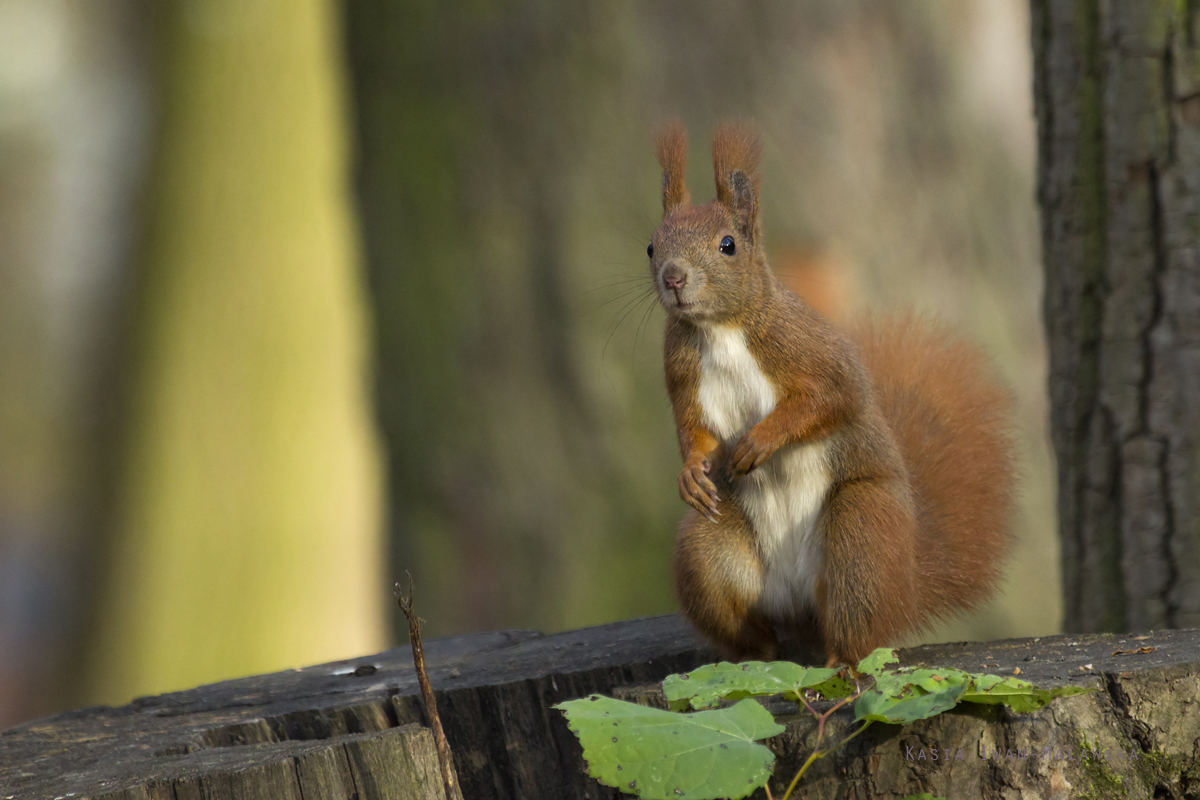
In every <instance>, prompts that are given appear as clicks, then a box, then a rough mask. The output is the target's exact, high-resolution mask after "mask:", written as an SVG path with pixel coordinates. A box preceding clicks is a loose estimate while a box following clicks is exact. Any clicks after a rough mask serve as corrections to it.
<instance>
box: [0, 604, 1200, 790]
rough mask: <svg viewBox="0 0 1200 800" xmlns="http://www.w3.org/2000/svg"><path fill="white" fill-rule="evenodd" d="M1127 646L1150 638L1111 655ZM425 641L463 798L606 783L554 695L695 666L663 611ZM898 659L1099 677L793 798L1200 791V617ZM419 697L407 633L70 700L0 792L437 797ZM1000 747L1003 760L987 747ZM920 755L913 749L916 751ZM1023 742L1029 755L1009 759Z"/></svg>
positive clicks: (641, 693) (795, 721) (830, 769)
mask: <svg viewBox="0 0 1200 800" xmlns="http://www.w3.org/2000/svg"><path fill="white" fill-rule="evenodd" d="M1141 647H1152V648H1155V649H1154V650H1152V651H1151V652H1148V653H1138V654H1129V655H1113V654H1112V653H1113V651H1116V650H1134V649H1137V648H1141ZM426 653H427V657H428V660H429V668H430V676H431V679H432V682H433V685H434V687H435V689H436V690H437V692H438V703H439V707H440V709H441V712H442V715H443V721H444V723H445V725H446V733H447V736H448V737H449V739H450V744H451V747H453V748H454V752H455V762H456V767H457V771H458V775H459V778H460V781H461V786H462V795H463V797H465V798H468V799H469V800H484V799H485V798H505V799H506V800H507V799H508V798H512V799H513V800H516V799H517V798H520V799H521V800H527V799H528V800H535V799H536V798H547V800H549V799H550V798H553V800H562V799H563V798H612V797H615V796H616V793H615V792H613V791H612V790H610V789H606V788H604V787H601V786H599V785H598V784H596V783H595V782H594V781H592V780H590V779H589V778H587V777H586V776H585V775H584V774H583V769H582V762H581V758H580V751H579V748H578V745H577V744H576V742H575V740H574V738H573V737H572V736H571V734H570V732H569V731H567V729H566V726H565V724H564V722H563V720H562V718H561V715H559V713H558V712H556V711H553V710H551V709H550V706H551V705H553V704H554V703H557V702H559V701H560V700H565V699H569V698H572V697H579V696H583V695H586V694H588V693H590V692H594V691H603V692H610V693H614V694H617V695H619V696H624V697H626V698H629V699H640V700H641V701H642V702H648V703H653V702H655V698H656V692H657V691H658V690H657V687H656V686H655V685H654V684H655V683H656V682H657V681H659V680H661V678H662V677H663V676H664V675H666V674H669V673H671V672H677V671H681V670H685V669H689V668H691V667H694V666H696V665H698V664H700V663H704V662H707V661H709V660H711V654H710V653H708V652H707V651H705V650H704V649H702V648H700V647H699V646H698V643H697V641H696V640H695V638H694V637H693V635H692V634H691V633H690V632H689V631H688V630H687V629H686V628H685V627H684V626H683V624H682V623H681V622H680V621H679V620H678V619H677V618H676V617H674V616H667V617H656V618H652V619H647V620H636V621H632V622H624V623H617V624H614V625H607V626H602V627H599V628H591V629H587V630H583V631H573V632H570V633H563V634H556V635H551V636H543V635H541V634H539V633H536V632H532V631H506V632H500V633H489V634H479V635H474V636H464V637H456V638H451V639H442V640H434V641H430V642H428V643H427V645H426ZM902 658H903V660H904V662H905V663H920V662H924V663H927V664H930V665H934V664H936V665H941V666H956V667H961V668H963V669H969V670H972V671H985V670H986V671H990V672H996V673H1012V671H1013V670H1014V669H1017V668H1019V669H1020V670H1021V675H1022V677H1027V678H1029V679H1030V680H1033V681H1036V682H1038V683H1042V684H1046V685H1061V684H1063V683H1065V682H1076V683H1079V682H1082V683H1085V684H1088V685H1092V686H1095V687H1097V688H1098V689H1099V690H1100V691H1098V692H1096V693H1093V694H1088V695H1082V696H1079V697H1074V698H1069V699H1067V700H1063V701H1059V702H1057V703H1055V704H1054V705H1053V706H1051V707H1050V708H1047V709H1044V710H1043V711H1041V712H1038V713H1035V714H1029V715H1013V714H1009V713H1007V712H1005V711H1003V710H1000V709H990V708H985V709H972V710H966V711H956V712H953V713H950V714H947V715H943V716H942V717H941V718H938V719H935V720H930V721H926V722H923V723H918V724H916V725H912V726H908V727H905V728H900V727H897V726H882V725H881V726H878V727H877V728H875V729H873V730H872V731H870V732H868V733H867V734H865V735H864V736H862V737H860V738H859V739H858V740H856V741H855V742H853V743H852V744H851V745H850V747H849V748H848V750H847V751H846V752H845V753H844V754H839V755H837V756H834V757H831V758H828V759H825V760H823V761H821V762H818V765H817V767H816V769H815V771H814V772H813V773H812V775H811V781H808V780H806V783H805V789H804V790H803V791H802V792H801V793H800V796H801V797H809V798H817V797H820V798H833V797H849V798H892V797H902V796H905V795H906V794H909V793H913V792H918V791H931V792H933V793H935V794H938V795H942V796H947V797H952V798H974V797H1039V798H1052V797H1061V798H1074V797H1080V796H1089V797H1105V796H1113V797H1125V796H1129V797H1146V798H1151V797H1194V796H1197V795H1198V793H1200V782H1197V781H1196V779H1195V778H1194V777H1192V776H1193V775H1196V776H1200V761H1198V760H1197V759H1198V758H1200V631H1171V632H1165V633H1155V634H1151V635H1150V636H1149V638H1144V639H1138V640H1134V639H1132V638H1131V637H1126V636H1112V635H1100V636H1084V637H1047V638H1043V639H1040V640H1039V639H1027V640H1012V641H1002V642H991V643H979V644H958V645H936V646H926V647H919V648H913V649H910V650H905V651H902ZM1089 665H1090V667H1091V668H1090V669H1087V668H1086V667H1088V666H1089ZM417 694H418V688H417V685H416V678H415V676H414V675H413V673H412V665H411V660H410V656H409V650H408V648H407V647H404V648H398V649H395V650H390V651H388V652H386V653H382V654H379V655H377V656H372V657H369V658H362V659H357V660H354V661H348V662H342V663H338V664H327V665H322V666H316V667H309V668H307V669H302V670H296V671H292V672H283V673H277V674H273V675H264V676H258V677H253V678H246V679H243V680H236V681H228V682H225V683H220V684H215V685H212V686H204V687H200V688H198V689H193V690H190V691H186V692H177V693H173V694H168V695H162V696H160V697H152V698H143V699H140V700H137V701H135V702H133V703H132V704H130V705H128V706H124V707H121V708H108V707H100V708H89V709H81V710H79V711H74V712H70V713H67V714H63V715H60V716H57V717H52V718H49V719H45V720H39V721H36V722H31V723H28V724H26V725H23V726H20V727H17V728H14V729H12V730H9V731H6V732H4V733H2V734H0V798H4V799H5V800H7V798H26V797H28V798H57V797H64V798H65V797H76V798H85V797H86V798H97V799H98V798H106V800H116V799H117V798H120V800H134V799H135V798H136V799H137V800H142V799H143V798H145V799H146V800H150V799H151V798H153V799H154V800H158V799H159V798H166V799H168V800H192V798H195V799H196V800H200V798H204V799H205V800H218V799H220V800H224V799H225V798H230V800H232V799H233V798H268V797H270V798H296V799H297V800H299V799H300V798H303V800H315V799H317V798H339V799H341V798H345V799H346V800H350V799H351V798H355V799H356V800H375V798H441V797H442V788H441V781H440V778H439V776H438V770H437V765H436V762H435V760H434V750H433V742H432V738H431V737H430V736H429V733H428V731H427V730H426V729H425V728H424V727H422V725H421V723H422V712H421V710H420V705H419V702H418V699H417ZM773 710H779V711H787V710H788V709H787V706H786V704H776V705H774V706H773ZM842 724H844V720H840V721H838V722H837V723H836V725H835V727H836V726H840V725H842ZM812 735H813V725H812V722H811V719H810V718H807V717H806V716H793V717H792V718H790V720H789V724H788V730H787V732H786V733H784V734H783V735H781V736H779V737H777V738H776V739H774V740H772V742H771V746H772V747H773V748H774V749H776V751H777V752H778V753H779V754H780V757H781V759H780V765H779V767H778V769H777V771H776V772H777V774H778V775H779V776H780V783H779V785H778V786H777V787H774V788H782V785H783V782H785V781H786V780H787V778H788V777H790V774H791V771H792V770H793V769H794V768H795V766H796V765H797V759H798V758H800V757H801V756H802V755H803V750H804V748H803V745H802V742H803V741H806V740H809V739H811V737H812ZM1085 742H1086V743H1087V744H1089V745H1095V746H1099V747H1100V748H1120V749H1121V750H1122V751H1124V752H1125V753H1127V754H1128V753H1129V752H1130V751H1136V752H1137V753H1138V754H1139V756H1140V758H1138V759H1135V760H1129V759H1128V758H1126V759H1120V758H1119V757H1117V755H1116V750H1115V749H1113V750H1112V751H1111V752H1112V754H1113V757H1112V759H1111V760H1107V761H1106V760H1103V759H1101V760H1095V759H1083V760H1081V758H1080V754H1081V748H1082V746H1083V745H1084V743H1085ZM997 747H999V748H1001V750H1002V751H1006V750H1009V749H1011V750H1012V751H1013V754H1014V757H1013V758H1009V759H1000V760H997V759H991V760H989V759H987V758H985V755H986V754H987V753H989V752H990V751H991V750H992V749H994V748H997ZM1043 747H1049V748H1055V747H1057V748H1059V757H1055V754H1054V753H1053V751H1052V750H1051V751H1048V752H1047V753H1046V754H1044V755H1043V754H1042V748H1043ZM909 748H912V749H911V750H910V749H909ZM935 748H936V749H939V750H946V749H949V750H950V753H951V756H952V758H951V760H949V761H946V760H944V759H942V760H939V761H937V762H934V761H932V760H931V759H930V758H929V756H930V754H931V752H932V750H933V749H935ZM921 749H924V750H925V753H926V758H925V759H920V758H918V757H917V756H918V754H919V752H920V750H921ZM959 749H961V750H962V753H963V755H962V758H956V757H955V756H956V755H957V751H958V750H959ZM1031 750H1032V751H1036V752H1037V755H1036V756H1034V757H1029V756H1028V755H1026V757H1023V758H1018V757H1017V753H1018V751H1021V752H1024V753H1028V751H1031ZM909 754H911V755H912V756H913V758H912V759H911V760H910V759H909V758H908V756H909ZM1118 778H1120V782H1118ZM1089 792H1090V794H1089ZM760 796H761V793H760ZM776 796H778V794H776Z"/></svg>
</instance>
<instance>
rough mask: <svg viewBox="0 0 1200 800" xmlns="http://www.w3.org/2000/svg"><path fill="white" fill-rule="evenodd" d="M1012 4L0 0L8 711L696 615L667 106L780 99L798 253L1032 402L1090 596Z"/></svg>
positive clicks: (1038, 502)
mask: <svg viewBox="0 0 1200 800" xmlns="http://www.w3.org/2000/svg"><path fill="white" fill-rule="evenodd" d="M1028 38H1029V34H1028V20H1027V9H1026V5H1025V3H1024V1H1023V0H914V2H909V3H893V2H889V0H805V1H804V2H797V3H789V4H768V3H765V2H763V3H758V2H755V3H744V2H711V1H709V0H705V1H704V2H684V0H673V1H671V2H653V3H651V2H636V3H631V2H598V3H588V4H571V3H559V2H552V0H525V1H524V2H467V3H461V2H456V3H450V2H434V1H433V0H426V1H425V2H417V1H415V0H346V1H345V2H335V0H165V1H163V0H159V1H158V2H155V1H154V0H106V2H103V3H96V2H92V1H91V0H0V729H2V728H4V727H7V726H9V725H11V724H15V723H18V722H20V721H22V720H26V719H30V718H33V717H35V716H38V715H42V714H47V713H52V712H54V711H58V710H62V709H64V708H68V707H72V706H78V705H83V704H89V703H122V702H126V701H128V700H129V699H130V698H132V697H134V696H135V695H139V694H147V693H158V692H162V691H168V690H173V689H179V688H185V687H188V686H192V685H195V684H198V683H202V682H209V681H214V680H219V679H223V678H228V677H234V676H238V675H245V674H250V673H256V672H264V671H269V670H276V669H284V668H289V667H295V666H302V665H305V664H309V663H315V662H319V661H324V660H333V659H337V658H344V657H351V656H354V655H361V654H363V653H366V652H370V651H373V650H378V649H382V648H384V647H387V646H390V645H392V644H394V643H395V642H397V641H401V640H402V639H401V638H400V637H401V635H402V633H401V629H400V627H399V626H398V624H397V619H396V613H395V611H394V604H393V601H392V589H391V587H392V584H393V582H394V581H395V580H397V579H399V578H401V576H403V575H404V573H405V572H406V571H407V572H410V573H411V574H412V575H413V577H414V580H415V581H416V592H417V594H416V600H417V606H418V610H419V612H420V614H421V616H423V617H424V618H425V619H426V620H427V626H426V632H427V634H428V635H448V634H455V633H463V632H469V631H475V630H484V629H491V628H500V627H530V628H539V629H542V630H547V631H551V630H560V629H565V628H573V627H580V626H585V625H591V624H596V623H602V622H606V621H611V620H615V619H621V618H628V617H634V616H639V615H648V614H656V613H664V612H668V611H671V610H673V608H674V602H673V600H672V597H671V593H670V585H669V578H668V576H669V563H668V560H669V552H670V546H671V540H672V537H673V532H674V526H675V523H676V521H677V519H678V518H679V516H680V515H681V514H682V512H683V509H684V506H683V504H682V503H681V502H680V501H679V499H678V497H677V495H676V491H675V475H676V472H677V470H678V468H679V457H678V454H677V452H676V449H675V447H676V446H675V436H674V430H673V427H672V422H671V416H670V409H669V405H668V403H667V398H666V393H665V389H664V387H663V382H662V377H661V364H660V358H661V356H660V346H661V326H662V314H661V311H660V310H658V308H657V307H656V306H655V303H654V301H653V298H652V296H651V295H650V294H649V286H648V281H647V279H646V275H645V272H646V264H645V245H646V242H647V240H648V237H649V235H650V233H651V232H652V231H653V230H654V228H655V227H656V223H657V219H658V216H659V208H660V206H659V195H658V192H659V185H660V183H659V172H658V168H657V166H656V164H655V163H654V160H653V157H652V151H651V147H650V132H651V131H652V130H653V128H654V126H655V125H656V124H658V123H660V122H662V121H663V120H666V119H669V118H672V117H679V118H681V119H682V120H683V121H684V123H685V124H686V125H687V126H688V127H689V129H690V131H691V134H692V162H691V165H690V167H689V178H690V181H689V182H690V184H691V187H692V191H693V195H694V196H695V197H696V198H697V200H706V199H707V198H708V197H709V196H711V192H712V189H711V169H710V167H709V160H708V153H707V147H708V135H709V132H710V131H711V129H712V127H713V125H714V123H715V122H716V121H717V120H720V119H723V118H727V117H741V118H749V119H752V120H754V121H755V122H756V123H757V125H758V126H759V128H760V129H761V131H762V133H763V138H764V142H765V156H764V167H763V171H764V190H763V205H764V214H765V218H764V230H765V237H766V241H767V246H768V249H769V252H770V253H771V256H772V263H773V265H774V267H775V269H776V271H777V272H778V273H779V274H780V275H781V277H782V278H783V279H784V280H786V281H787V282H788V283H789V284H790V285H792V286H793V288H795V289H796V290H797V291H799V292H800V293H801V294H803V295H804V296H805V297H807V298H808V299H809V300H810V302H812V303H813V304H814V305H817V306H818V307H819V308H821V309H822V310H824V311H826V312H827V313H828V314H829V315H831V316H833V317H834V318H837V319H845V318H848V317H852V316H853V315H854V314H857V313H861V312H862V311H863V310H865V309H889V308H903V307H913V306H915V307H916V308H918V309H921V310H922V311H924V312H927V313H929V314H933V315H937V316H938V317H940V318H942V319H944V320H946V321H947V322H949V323H951V324H953V325H956V326H959V327H960V328H962V329H963V330H964V331H966V332H968V333H969V334H970V335H971V336H973V337H974V338H975V339H976V340H978V341H979V342H980V343H981V344H982V345H983V346H984V347H985V348H986V349H987V350H988V351H989V352H990V353H991V354H992V355H993V357H994V359H995V361H996V364H997V367H998V369H999V370H1000V372H1001V373H1002V374H1003V375H1004V377H1005V378H1006V379H1007V380H1008V381H1009V383H1010V384H1011V385H1012V387H1013V391H1014V395H1015V397H1016V401H1017V417H1016V420H1015V424H1016V426H1017V428H1018V431H1019V438H1020V448H1021V451H1020V452H1021V455H1020V458H1021V467H1022V470H1023V488H1022V496H1021V512H1020V516H1019V519H1018V523H1017V524H1018V530H1019V536H1020V545H1019V547H1018V550H1017V552H1016V555H1015V558H1014V560H1013V564H1012V568H1011V569H1010V574H1009V579H1008V581H1007V583H1006V584H1005V587H1004V591H1003V593H1002V595H1001V596H1000V597H999V598H997V600H996V601H995V602H994V603H992V604H991V605H990V606H989V607H988V608H987V609H985V610H984V611H982V612H981V613H979V614H977V615H975V616H972V617H970V618H967V619H963V620H961V621H958V622H955V623H953V624H950V625H947V626H945V627H943V628H941V629H939V630H936V631H933V632H931V633H930V634H929V635H928V636H927V639H928V640H950V639H984V638H997V637H1003V636H1017V635H1039V634H1045V633H1050V632H1053V631H1056V630H1057V629H1058V627H1059V625H1060V617H1061V600H1060V598H1059V573H1058V564H1057V559H1058V547H1057V541H1056V539H1055V529H1054V512H1053V476H1052V461H1051V455H1050V450H1049V447H1048V443H1047V434H1046V420H1047V408H1046V398H1045V372H1046V366H1045V348H1044V342H1043V334H1042V325H1041V320H1040V295H1041V270H1040V264H1039V258H1038V232H1037V231H1038V229H1037V218H1036V208H1035V204H1034V160H1035V152H1034V122H1033V116H1032V101H1031V96H1030V95H1031V83H1032V80H1031V77H1030V75H1031V63H1030V62H1031V57H1030V46H1029V41H1028Z"/></svg>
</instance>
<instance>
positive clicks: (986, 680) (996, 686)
mask: <svg viewBox="0 0 1200 800" xmlns="http://www.w3.org/2000/svg"><path fill="white" fill-rule="evenodd" d="M970 677H971V679H972V682H971V686H970V687H969V688H968V689H967V691H966V692H965V693H964V694H963V696H962V702H964V703H983V704H989V705H1005V706H1008V707H1009V708H1011V709H1012V710H1013V711H1016V712H1018V713H1025V712H1028V711H1037V710H1038V709H1039V708H1042V707H1044V706H1045V705H1046V704H1048V703H1049V702H1050V701H1051V700H1053V699H1054V698H1056V697H1070V696H1072V695H1076V694H1084V693H1086V692H1094V691H1096V690H1095V689H1087V688H1084V687H1082V686H1059V687H1056V688H1054V689H1039V688H1038V687H1036V686H1034V685H1033V684H1032V683H1029V682H1027V681H1023V680H1019V679H1017V678H1002V677H1000V676H998V675H971V676H970Z"/></svg>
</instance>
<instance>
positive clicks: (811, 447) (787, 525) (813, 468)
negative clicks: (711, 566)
mask: <svg viewBox="0 0 1200 800" xmlns="http://www.w3.org/2000/svg"><path fill="white" fill-rule="evenodd" d="M699 351H700V381H699V386H698V397H697V399H698V401H699V405H700V408H701V412H702V415H703V421H704V424H705V426H706V427H707V428H708V429H709V430H710V431H712V432H713V433H714V434H715V435H716V436H717V438H718V439H720V440H721V442H722V443H723V444H724V445H725V448H726V451H727V452H728V451H730V450H732V448H733V447H734V446H735V445H736V444H737V442H738V440H740V439H741V437H742V436H743V435H744V434H745V433H746V432H747V431H749V430H750V429H751V428H752V427H754V426H755V425H756V424H757V423H758V422H759V421H761V420H762V419H763V418H764V417H766V416H767V414H769V413H771V410H772V409H774V408H775V404H776V403H777V402H778V397H777V392H776V389H775V386H774V385H773V384H772V383H771V381H770V379H769V378H768V377H767V376H766V374H765V373H764V372H763V370H762V367H761V366H760V365H759V363H758V360H757V359H756V358H755V357H754V354H753V353H752V352H751V351H750V348H749V347H748V346H747V344H746V337H745V334H744V332H743V331H742V329H741V328H736V327H727V326H705V327H702V328H701V329H700V336H699ZM830 485H831V475H830V467H829V441H828V440H827V439H826V440H820V441H816V442H810V443H805V444H796V445H788V446H785V447H783V448H781V449H780V450H779V451H778V452H776V453H775V454H774V455H773V456H772V457H771V458H770V459H768V460H767V462H766V463H765V464H763V465H762V466H761V467H759V468H758V469H756V470H754V471H753V472H751V473H749V474H747V475H746V476H745V477H743V478H740V479H738V480H737V481H736V482H735V496H736V499H737V503H738V505H739V507H740V508H741V510H742V513H743V514H744V515H745V517H746V520H747V522H749V523H750V526H751V528H752V529H753V530H754V533H755V536H756V537H757V539H758V543H759V547H760V548H761V551H762V556H763V563H764V564H765V567H766V569H765V574H764V576H763V586H762V592H761V594H760V603H761V605H762V606H763V608H764V610H766V611H767V612H768V613H773V614H778V615H781V616H785V617H786V616H792V615H793V614H794V613H795V612H796V611H798V610H799V608H802V607H811V606H812V604H813V589H814V584H815V581H816V577H817V572H818V570H819V569H820V566H821V542H820V537H819V536H818V534H817V521H818V518H819V516H820V513H821V506H822V504H823V503H824V501H825V497H826V495H827V494H828V492H829V488H830Z"/></svg>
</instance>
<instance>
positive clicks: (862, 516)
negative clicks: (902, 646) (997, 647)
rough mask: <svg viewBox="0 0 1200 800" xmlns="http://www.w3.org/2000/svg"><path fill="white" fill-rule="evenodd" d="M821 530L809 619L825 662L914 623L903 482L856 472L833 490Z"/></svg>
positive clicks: (885, 641) (882, 642)
mask: <svg viewBox="0 0 1200 800" xmlns="http://www.w3.org/2000/svg"><path fill="white" fill-rule="evenodd" d="M821 530H822V538H823V543H824V559H823V563H822V567H821V573H820V575H819V577H818V579H817V590H816V600H817V623H818V626H819V628H820V630H821V638H822V639H823V640H824V643H825V649H826V653H827V654H828V657H829V663H830V664H835V663H843V664H849V665H851V666H853V665H854V664H857V663H858V661H859V660H860V659H862V658H863V657H864V656H866V655H867V654H869V653H870V652H871V651H872V650H874V649H875V648H877V647H885V646H887V645H889V644H892V643H894V642H895V640H896V639H898V638H899V637H901V636H902V635H904V634H905V633H908V632H910V631H912V630H914V629H915V628H919V627H920V626H921V624H922V620H921V618H920V616H919V614H918V609H919V608H920V603H919V599H918V597H917V590H918V587H917V586H916V582H915V580H914V578H915V574H916V573H915V557H916V553H915V540H916V519H915V515H914V512H913V509H912V507H911V503H910V502H908V501H907V500H906V495H905V492H904V490H903V487H901V486H898V485H895V484H892V483H890V482H887V481H868V480H864V481H856V482H854V483H848V484H845V485H843V486H841V487H839V488H838V489H836V490H835V491H834V493H833V494H832V496H831V497H830V498H829V500H828V501H827V502H826V505H825V508H824V510H823V513H822V519H821Z"/></svg>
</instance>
